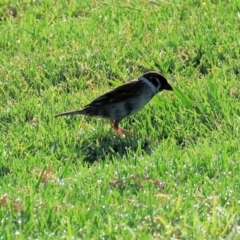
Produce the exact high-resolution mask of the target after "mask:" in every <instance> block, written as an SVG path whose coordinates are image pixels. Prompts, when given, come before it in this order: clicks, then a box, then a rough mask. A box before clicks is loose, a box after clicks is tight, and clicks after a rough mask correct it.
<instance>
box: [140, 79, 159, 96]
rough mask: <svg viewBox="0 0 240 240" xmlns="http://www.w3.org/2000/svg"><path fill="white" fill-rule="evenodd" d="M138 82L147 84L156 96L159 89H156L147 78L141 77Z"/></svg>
mask: <svg viewBox="0 0 240 240" xmlns="http://www.w3.org/2000/svg"><path fill="white" fill-rule="evenodd" d="M138 80H139V81H142V82H144V83H146V84H147V85H148V86H149V87H150V88H151V90H152V92H153V93H154V94H155V93H157V92H158V89H159V87H158V88H156V87H155V86H154V85H153V84H152V83H151V82H150V81H149V80H147V79H146V78H145V77H140V78H139V79H138ZM158 81H159V80H158ZM159 86H160V83H159Z"/></svg>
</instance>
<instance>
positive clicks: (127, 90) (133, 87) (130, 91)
mask: <svg viewBox="0 0 240 240" xmlns="http://www.w3.org/2000/svg"><path fill="white" fill-rule="evenodd" d="M142 87H143V86H142V82H140V81H137V80H134V81H131V82H128V83H126V84H123V85H121V86H119V87H117V88H115V89H114V90H112V91H110V92H107V93H105V94H103V95H102V96H100V97H98V98H96V99H95V100H93V101H92V102H91V103H90V104H88V105H86V106H85V107H88V106H90V105H91V106H93V105H94V106H100V105H106V104H111V103H117V102H121V101H123V100H126V99H128V98H131V97H133V96H136V95H137V92H139V90H140V89H141V88H142Z"/></svg>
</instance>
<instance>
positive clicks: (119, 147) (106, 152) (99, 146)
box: [75, 135, 151, 164]
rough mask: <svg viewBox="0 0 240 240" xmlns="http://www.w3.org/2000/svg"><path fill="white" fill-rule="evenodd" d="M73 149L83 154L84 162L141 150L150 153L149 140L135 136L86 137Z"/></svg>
mask: <svg viewBox="0 0 240 240" xmlns="http://www.w3.org/2000/svg"><path fill="white" fill-rule="evenodd" d="M75 149H76V151H77V152H79V154H81V156H84V162H86V163H89V164H92V163H93V162H95V161H104V160H106V159H110V160H112V159H114V158H119V159H122V158H124V157H125V156H131V155H132V156H134V155H141V153H142V152H145V153H150V150H151V149H150V141H149V140H148V139H141V140H140V139H139V138H137V137H135V136H129V135H128V136H126V137H125V138H121V137H119V136H115V135H113V136H103V137H102V138H100V139H99V138H98V139H97V138H93V139H87V140H84V141H83V142H81V143H79V144H76V145H75Z"/></svg>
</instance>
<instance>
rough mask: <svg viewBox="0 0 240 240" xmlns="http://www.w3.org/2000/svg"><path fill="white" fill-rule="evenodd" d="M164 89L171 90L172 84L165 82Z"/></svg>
mask: <svg viewBox="0 0 240 240" xmlns="http://www.w3.org/2000/svg"><path fill="white" fill-rule="evenodd" d="M164 89H166V90H168V91H173V88H172V86H171V85H170V84H169V83H167V84H166V85H165V86H164Z"/></svg>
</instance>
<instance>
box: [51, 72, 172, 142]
mask: <svg viewBox="0 0 240 240" xmlns="http://www.w3.org/2000/svg"><path fill="white" fill-rule="evenodd" d="M164 89H165V90H169V91H173V88H172V86H171V85H170V84H169V83H168V82H167V79H166V78H165V77H164V76H163V75H162V74H160V73H157V72H154V71H149V72H146V73H144V74H143V75H141V76H140V77H139V78H138V79H134V80H132V81H130V82H127V83H125V84H123V85H121V86H119V87H117V88H115V89H113V90H112V91H110V92H107V93H105V94H103V95H102V96H100V97H98V98H96V99H95V100H93V101H92V102H91V103H89V104H88V105H86V106H85V107H84V108H83V109H81V110H72V111H69V112H63V113H59V114H56V115H54V117H59V116H63V115H73V114H81V115H87V116H97V117H101V118H105V119H109V120H110V123H111V125H112V126H113V128H114V130H115V132H116V133H117V134H119V135H120V136H122V137H124V136H125V135H124V133H123V132H122V131H126V132H128V133H130V134H132V131H130V130H126V129H123V128H120V127H119V122H120V121H121V120H122V119H123V118H125V117H128V116H130V115H132V114H134V113H136V112H138V111H139V110H140V109H142V108H143V107H144V106H145V105H146V104H147V103H148V102H149V101H150V100H151V99H152V97H153V96H154V95H155V94H157V93H158V92H161V91H162V90H164Z"/></svg>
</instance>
